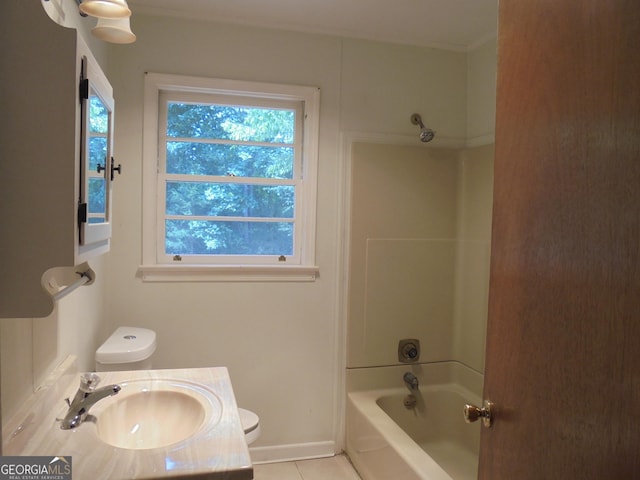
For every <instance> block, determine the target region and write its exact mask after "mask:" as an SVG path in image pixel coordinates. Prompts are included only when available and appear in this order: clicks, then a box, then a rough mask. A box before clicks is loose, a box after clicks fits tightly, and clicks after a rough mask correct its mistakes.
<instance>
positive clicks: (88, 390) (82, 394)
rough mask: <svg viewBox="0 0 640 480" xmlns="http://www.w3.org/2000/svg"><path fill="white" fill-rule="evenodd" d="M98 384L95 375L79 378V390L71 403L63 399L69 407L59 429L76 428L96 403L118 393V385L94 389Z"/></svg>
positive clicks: (90, 374) (97, 377)
mask: <svg viewBox="0 0 640 480" xmlns="http://www.w3.org/2000/svg"><path fill="white" fill-rule="evenodd" d="M98 383H100V377H99V376H98V375H96V374H95V373H85V374H83V375H81V376H80V388H78V391H77V392H76V395H75V396H74V397H73V401H69V399H68V398H66V399H65V401H66V402H67V405H69V410H68V411H67V414H66V415H65V417H64V418H63V419H62V424H61V425H60V428H61V429H63V430H70V429H72V428H76V427H78V426H79V425H80V424H81V423H82V422H84V420H85V419H86V417H87V414H88V413H89V409H90V408H91V407H93V406H94V405H95V404H96V402H98V401H100V400H102V399H103V398H106V397H110V396H112V395H115V394H117V393H118V392H119V391H120V385H107V386H105V387H102V388H96V387H97V386H98Z"/></svg>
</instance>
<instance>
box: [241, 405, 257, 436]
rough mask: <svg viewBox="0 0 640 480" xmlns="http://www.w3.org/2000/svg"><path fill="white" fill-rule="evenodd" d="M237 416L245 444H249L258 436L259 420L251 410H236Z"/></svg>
mask: <svg viewBox="0 0 640 480" xmlns="http://www.w3.org/2000/svg"><path fill="white" fill-rule="evenodd" d="M238 414H239V415H240V423H241V424H242V429H243V430H244V435H245V438H246V440H247V444H251V443H253V442H254V441H256V440H257V439H258V437H259V436H260V418H259V417H258V415H256V414H255V413H254V412H252V411H251V410H245V409H244V408H238Z"/></svg>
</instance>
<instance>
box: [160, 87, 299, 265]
mask: <svg viewBox="0 0 640 480" xmlns="http://www.w3.org/2000/svg"><path fill="white" fill-rule="evenodd" d="M303 106H304V105H303V102H301V101H282V100H271V101H265V100H262V99H256V98H243V97H238V96H232V97H230V98H228V97H225V96H224V95H218V94H213V95H208V94H194V93H184V92H175V91H173V92H163V93H161V94H160V110H159V118H160V122H159V125H160V128H159V134H160V135H159V174H158V192H159V194H160V196H164V198H161V199H160V200H161V202H159V206H160V205H164V208H162V209H160V208H159V209H158V212H159V216H160V217H161V218H159V221H158V225H159V226H160V228H159V234H160V235H161V237H162V239H161V242H160V241H159V244H161V248H159V249H158V261H159V263H175V262H180V263H195V264H218V263H223V264H225V263H227V264H228V263H240V264H244V263H254V264H264V263H266V264H269V263H272V264H277V263H279V262H283V261H285V262H286V261H293V262H294V263H300V254H301V241H300V238H299V234H300V223H301V219H299V218H297V217H296V212H297V211H299V210H300V208H299V204H300V202H301V197H302V180H303V179H302V166H301V163H302V162H301V159H302V154H301V150H302V131H303V127H302V118H303Z"/></svg>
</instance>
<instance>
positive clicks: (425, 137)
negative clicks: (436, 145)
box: [411, 113, 436, 143]
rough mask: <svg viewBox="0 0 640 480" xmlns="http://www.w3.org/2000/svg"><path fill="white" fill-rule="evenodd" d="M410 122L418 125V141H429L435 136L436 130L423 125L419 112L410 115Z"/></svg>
mask: <svg viewBox="0 0 640 480" xmlns="http://www.w3.org/2000/svg"><path fill="white" fill-rule="evenodd" d="M411 123H413V124H414V125H420V141H421V142H424V143H427V142H430V141H431V140H433V137H435V136H436V132H434V131H433V130H431V129H430V128H427V127H425V126H424V123H422V117H420V114H418V113H414V114H413V115H411Z"/></svg>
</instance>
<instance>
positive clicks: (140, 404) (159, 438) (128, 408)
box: [91, 379, 222, 450]
mask: <svg viewBox="0 0 640 480" xmlns="http://www.w3.org/2000/svg"><path fill="white" fill-rule="evenodd" d="M119 385H120V387H122V389H121V390H120V392H119V393H118V394H117V395H114V396H113V397H109V398H106V399H104V400H101V401H100V402H98V404H96V406H95V407H94V408H93V409H92V410H91V413H92V414H93V415H94V416H95V417H96V425H97V432H98V437H99V438H100V439H101V440H102V441H103V442H105V443H107V444H109V445H113V446H114V447H119V448H125V449H136V450H141V449H151V448H159V447H165V446H167V445H173V444H175V443H179V442H183V441H188V440H189V438H190V437H192V436H193V435H195V434H196V433H197V432H199V431H200V430H201V429H202V428H204V427H205V426H206V427H207V428H211V427H212V426H215V424H217V423H218V422H219V421H220V417H221V415H222V403H221V401H220V399H219V398H218V396H217V395H216V394H215V393H214V392H213V391H211V390H209V389H207V388H205V387H204V386H203V385H199V384H197V383H191V382H188V381H184V380H157V379H156V380H134V381H130V382H124V383H119Z"/></svg>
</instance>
